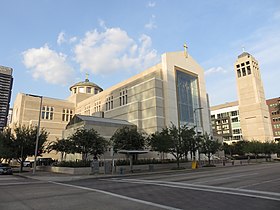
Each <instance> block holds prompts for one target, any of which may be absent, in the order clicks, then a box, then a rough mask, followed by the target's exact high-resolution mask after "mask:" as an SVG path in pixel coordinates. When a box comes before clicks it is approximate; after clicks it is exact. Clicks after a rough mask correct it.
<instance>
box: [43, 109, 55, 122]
mask: <svg viewBox="0 0 280 210" xmlns="http://www.w3.org/2000/svg"><path fill="white" fill-rule="evenodd" d="M53 110H54V109H53V107H51V106H43V107H42V119H43V120H53Z"/></svg>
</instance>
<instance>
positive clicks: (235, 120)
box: [231, 117, 239, 122]
mask: <svg viewBox="0 0 280 210" xmlns="http://www.w3.org/2000/svg"><path fill="white" fill-rule="evenodd" d="M231 122H239V121H238V117H233V118H232V119H231Z"/></svg>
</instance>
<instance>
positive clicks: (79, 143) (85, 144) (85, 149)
mask: <svg viewBox="0 0 280 210" xmlns="http://www.w3.org/2000/svg"><path fill="white" fill-rule="evenodd" d="M69 140H70V141H71V142H72V144H73V147H71V148H72V149H71V150H72V151H71V153H80V154H82V160H87V159H88V155H89V154H90V155H93V156H94V159H97V156H98V155H102V154H103V153H104V152H105V151H106V149H107V146H108V141H106V140H105V139H104V138H103V137H101V136H100V135H99V133H97V131H95V130H94V129H89V130H87V129H85V128H80V129H77V130H76V132H75V133H73V134H72V135H71V136H70V137H69Z"/></svg>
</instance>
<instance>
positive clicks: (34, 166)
mask: <svg viewBox="0 0 280 210" xmlns="http://www.w3.org/2000/svg"><path fill="white" fill-rule="evenodd" d="M26 95H27V96H31V97H35V98H40V111H39V119H38V126H37V135H36V144H35V154H34V165H33V174H35V172H36V165H37V154H38V144H39V136H40V123H41V112H42V102H43V96H38V95H32V94H26Z"/></svg>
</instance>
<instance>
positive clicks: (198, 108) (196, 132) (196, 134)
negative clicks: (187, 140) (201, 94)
mask: <svg viewBox="0 0 280 210" xmlns="http://www.w3.org/2000/svg"><path fill="white" fill-rule="evenodd" d="M201 109H203V107H197V108H194V109H193V113H194V120H195V137H196V139H197V137H198V131H197V127H198V125H197V123H198V122H197V121H198V120H197V114H196V111H197V110H201ZM198 158H199V160H200V155H199V157H198ZM194 160H195V156H194Z"/></svg>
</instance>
